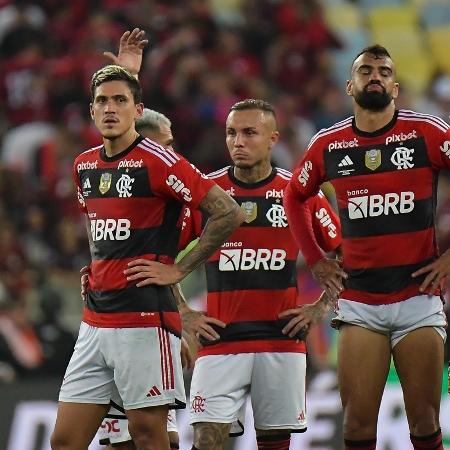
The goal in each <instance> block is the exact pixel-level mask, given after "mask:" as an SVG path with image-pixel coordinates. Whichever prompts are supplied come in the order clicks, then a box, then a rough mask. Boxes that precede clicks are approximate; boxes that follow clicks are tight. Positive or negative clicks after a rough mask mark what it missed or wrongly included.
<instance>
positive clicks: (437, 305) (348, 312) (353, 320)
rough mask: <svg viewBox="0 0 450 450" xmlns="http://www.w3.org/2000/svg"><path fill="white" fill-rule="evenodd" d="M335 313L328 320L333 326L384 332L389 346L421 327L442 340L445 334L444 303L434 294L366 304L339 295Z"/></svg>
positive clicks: (392, 346) (393, 345)
mask: <svg viewBox="0 0 450 450" xmlns="http://www.w3.org/2000/svg"><path fill="white" fill-rule="evenodd" d="M336 313H337V315H336V317H334V318H333V319H332V320H331V325H332V326H333V327H334V328H339V326H340V325H341V324H342V323H350V324H353V325H358V326H360V327H364V328H367V329H369V330H373V331H376V332H378V333H382V334H385V335H387V336H389V337H390V339H391V348H394V347H395V345H397V344H398V343H399V342H400V340H401V339H403V338H404V337H405V336H406V335H407V334H408V333H410V332H411V331H413V330H416V329H418V328H422V327H433V328H434V329H435V330H436V331H437V332H438V333H439V334H440V335H441V336H442V339H444V342H445V339H446V337H447V334H446V332H445V329H446V327H447V320H446V318H445V313H444V305H443V303H442V300H441V298H440V297H437V296H430V295H418V296H416V297H411V298H409V299H407V300H404V301H402V302H396V303H389V304H386V305H367V304H366V303H360V302H355V301H352V300H346V299H343V298H341V299H339V301H338V308H337V311H336Z"/></svg>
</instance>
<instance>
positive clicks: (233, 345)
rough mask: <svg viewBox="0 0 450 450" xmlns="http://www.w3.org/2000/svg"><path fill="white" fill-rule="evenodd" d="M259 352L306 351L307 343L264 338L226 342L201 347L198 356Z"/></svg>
mask: <svg viewBox="0 0 450 450" xmlns="http://www.w3.org/2000/svg"><path fill="white" fill-rule="evenodd" d="M259 352H277V353H278V352H281V353H306V343H305V341H293V340H263V339H261V340H256V341H234V342H224V343H221V344H215V345H208V346H206V347H203V348H201V349H200V350H199V351H198V356H206V355H223V354H236V353H259Z"/></svg>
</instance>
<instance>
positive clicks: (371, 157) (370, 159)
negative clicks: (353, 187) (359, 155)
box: [364, 148, 381, 170]
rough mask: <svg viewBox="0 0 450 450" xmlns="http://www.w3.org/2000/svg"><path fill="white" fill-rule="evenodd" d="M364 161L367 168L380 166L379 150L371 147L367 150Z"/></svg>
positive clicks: (374, 168)
mask: <svg viewBox="0 0 450 450" xmlns="http://www.w3.org/2000/svg"><path fill="white" fill-rule="evenodd" d="M364 162H365V164H366V167H367V168H368V169H370V170H376V169H378V167H380V165H381V150H378V149H375V148H373V149H372V150H367V151H366V156H365V158H364Z"/></svg>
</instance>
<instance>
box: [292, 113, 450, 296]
mask: <svg viewBox="0 0 450 450" xmlns="http://www.w3.org/2000/svg"><path fill="white" fill-rule="evenodd" d="M448 168H450V131H449V125H448V124H447V123H446V122H444V121H443V120H442V119H439V118H437V117H434V116H431V115H428V114H421V113H417V112H414V111H407V110H399V111H396V112H395V115H394V117H393V119H392V120H391V122H390V123H389V124H387V125H386V126H385V127H383V128H382V129H380V130H378V131H376V132H374V133H366V132H362V131H361V130H358V129H357V128H356V126H355V122H354V118H352V117H350V118H348V119H346V120H344V121H342V122H339V123H337V124H336V125H334V126H332V127H330V128H327V129H324V130H321V131H319V133H317V134H316V135H315V136H314V137H313V138H312V140H311V143H310V145H309V147H308V150H307V152H306V153H305V155H304V157H303V159H302V161H301V162H300V164H299V165H298V167H297V169H296V170H295V172H294V176H293V177H292V181H291V182H290V184H289V186H288V192H289V194H288V195H289V198H291V195H292V198H293V199H294V200H295V199H296V200H298V201H305V200H306V199H307V198H308V197H310V196H311V195H314V194H315V193H317V191H318V189H319V185H320V184H321V183H323V182H324V181H330V182H331V183H332V184H333V186H334V189H335V191H336V197H337V204H338V208H339V216H340V220H341V226H342V238H343V243H342V249H343V258H344V268H345V270H346V272H347V273H348V274H349V278H348V280H346V289H345V291H344V292H343V293H342V295H341V297H342V298H345V299H349V300H354V301H359V302H363V303H368V304H386V303H393V302H397V301H402V300H405V299H407V298H409V297H412V296H414V295H419V286H420V284H421V282H422V281H423V279H424V277H421V278H416V279H413V278H412V277H411V274H412V273H413V272H414V271H415V270H417V269H419V268H420V267H423V266H425V265H426V264H428V263H430V262H431V261H433V260H434V259H435V258H436V257H437V256H438V249H437V245H436V236H435V209H436V188H437V175H438V172H439V170H440V169H448ZM304 215H305V216H306V213H305V214H304ZM303 223H304V222H300V223H299V226H301V225H303ZM304 242H305V246H306V248H307V250H308V251H307V252H306V251H305V253H309V255H307V254H305V257H306V258H307V259H308V257H309V258H310V261H313V259H314V258H315V257H316V250H317V249H314V248H310V247H308V242H310V240H306V238H305V241H304ZM302 250H303V248H302ZM313 254H314V256H313Z"/></svg>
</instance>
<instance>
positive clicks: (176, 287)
mask: <svg viewBox="0 0 450 450" xmlns="http://www.w3.org/2000/svg"><path fill="white" fill-rule="evenodd" d="M170 288H171V289H172V294H173V296H174V297H175V300H176V302H177V306H178V307H179V306H184V305H187V302H186V298H185V296H184V294H183V291H182V290H181V285H180V283H176V284H172V286H170Z"/></svg>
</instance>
